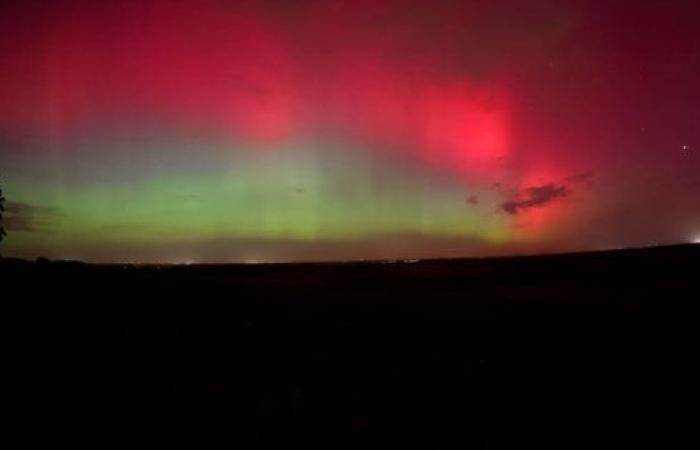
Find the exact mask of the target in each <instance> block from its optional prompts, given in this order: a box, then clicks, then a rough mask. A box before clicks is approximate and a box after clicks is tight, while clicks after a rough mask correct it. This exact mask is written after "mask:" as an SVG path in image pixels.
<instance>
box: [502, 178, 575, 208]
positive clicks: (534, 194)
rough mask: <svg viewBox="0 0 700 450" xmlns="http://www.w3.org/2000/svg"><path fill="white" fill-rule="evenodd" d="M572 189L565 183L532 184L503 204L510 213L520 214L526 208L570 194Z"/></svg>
mask: <svg viewBox="0 0 700 450" xmlns="http://www.w3.org/2000/svg"><path fill="white" fill-rule="evenodd" d="M569 193H570V190H569V188H568V187H567V186H565V185H556V184H545V185H542V186H531V187H529V188H527V189H525V190H524V191H522V192H520V193H519V194H518V195H517V196H516V198H514V199H512V200H509V201H507V202H504V203H502V204H501V209H503V210H504V211H505V212H507V213H508V214H513V215H515V214H518V213H520V212H521V211H522V210H524V209H528V208H538V207H542V206H545V205H547V204H548V203H551V202H552V201H554V200H556V199H557V198H563V197H566V196H567V195H569Z"/></svg>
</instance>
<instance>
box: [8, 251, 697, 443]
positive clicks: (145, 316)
mask: <svg viewBox="0 0 700 450" xmlns="http://www.w3.org/2000/svg"><path fill="white" fill-rule="evenodd" d="M699 263H700V246H697V245H696V246H677V247H659V248H655V249H645V250H629V251H618V252H607V253H591V254H577V255H565V256H548V257H530V258H511V259H487V260H453V261H423V262H419V263H414V264H408V263H397V264H380V263H348V264H293V265H256V266H176V267H165V266H164V267H154V266H149V267H134V266H124V267H123V266H93V265H83V264H79V263H48V262H43V263H26V262H22V261H16V260H7V259H6V260H0V280H1V282H2V294H1V295H2V297H3V300H4V301H3V305H4V306H5V311H6V314H5V315H4V317H5V320H6V321H7V322H8V329H9V330H10V333H9V340H8V344H9V345H8V346H9V350H10V361H11V364H8V366H9V367H8V368H7V370H9V372H10V373H11V374H12V376H11V377H10V378H11V380H12V381H11V382H6V383H8V384H6V386H8V388H9V390H10V392H11V397H12V399H13V401H12V403H11V404H12V406H11V415H12V416H13V419H12V428H15V429H16V430H19V431H20V435H21V442H24V443H25V444H27V445H29V444H31V443H37V442H43V443H48V444H50V445H51V447H55V446H60V447H63V446H64V445H65V446H67V448H75V447H90V448H95V449H100V448H105V447H118V448H133V447H142V446H150V447H152V448H173V447H175V448H195V449H196V448H209V447H215V448H301V449H313V448H329V449H355V448H357V449H360V448H361V449H368V448H402V447H404V448H405V447H415V448H426V449H428V448H430V449H451V448H523V447H534V448H542V447H551V448H571V447H581V448H592V447H593V448H596V447H612V446H614V447H618V448H630V447H636V446H637V445H639V444H647V445H653V446H655V447H659V448H681V447H684V448H697V444H698V440H699V439H698V437H697V430H698V405H699V402H698V400H700V396H699V395H698V383H699V382H700V378H699V376H700V370H699V369H698V367H697V366H698V365H697V363H698V346H697V343H698V342H700V341H699V340H698V337H699V336H700V328H699V327H698V324H699V323H700V308H699V306H700V287H699V286H700V284H699V283H698V275H697V273H698V272H699V271H698V267H699ZM15 399H16V401H14V400H15ZM15 421H16V424H17V425H16V426H15V425H14V423H15Z"/></svg>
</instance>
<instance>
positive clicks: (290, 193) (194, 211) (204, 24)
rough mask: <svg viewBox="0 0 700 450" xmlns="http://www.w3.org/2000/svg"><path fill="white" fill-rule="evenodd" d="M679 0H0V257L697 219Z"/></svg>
mask: <svg viewBox="0 0 700 450" xmlns="http://www.w3.org/2000/svg"><path fill="white" fill-rule="evenodd" d="M699 18H700V6H697V2H695V1H675V0H665V1H608V2H600V1H590V2H589V1H576V2H574V1H562V0H556V1H546V0H544V1H543V0H538V1H498V2H496V1H430V2H428V1H424V0H418V1H383V0H352V1H284V0H275V1H273V0H267V1H244V2H235V1H223V0H219V1H214V0H203V1H178V0H169V1H148V0H138V1H126V0H125V1H116V0H115V1H109V0H102V1H99V2H96V1H87V0H85V1H31V0H25V1H21V2H3V4H2V6H0V57H1V58H2V59H1V60H0V185H1V186H2V187H3V192H4V195H5V197H6V198H7V200H8V203H7V205H6V206H7V215H6V220H5V228H7V231H8V236H7V240H6V241H5V242H3V244H2V247H3V249H2V252H3V254H4V255H7V256H19V257H29V258H34V257H37V256H40V255H41V256H46V257H49V258H64V259H81V260H87V261H99V262H113V261H131V262H224V261H230V262H260V261H311V260H349V259H377V258H381V259H393V258H426V257H456V256H489V255H508V254H523V253H541V252H561V251H572V250H596V249H604V248H618V247H633V246H646V245H655V244H665V243H677V242H690V241H698V240H700V88H699V87H698V81H699V80H700V25H699V24H700V21H699V20H698V19H699Z"/></svg>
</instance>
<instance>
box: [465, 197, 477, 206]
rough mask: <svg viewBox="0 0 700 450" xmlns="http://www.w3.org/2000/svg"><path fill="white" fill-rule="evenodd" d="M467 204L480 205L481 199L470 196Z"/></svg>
mask: <svg viewBox="0 0 700 450" xmlns="http://www.w3.org/2000/svg"><path fill="white" fill-rule="evenodd" d="M467 203H469V204H470V205H478V204H479V197H477V196H476V195H470V196H469V197H467Z"/></svg>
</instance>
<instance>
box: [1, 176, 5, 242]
mask: <svg viewBox="0 0 700 450" xmlns="http://www.w3.org/2000/svg"><path fill="white" fill-rule="evenodd" d="M4 211H5V197H3V196H2V188H1V187H0V242H2V240H3V238H4V237H5V228H4V227H3V226H2V225H3V221H2V213H3V212H4Z"/></svg>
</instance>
